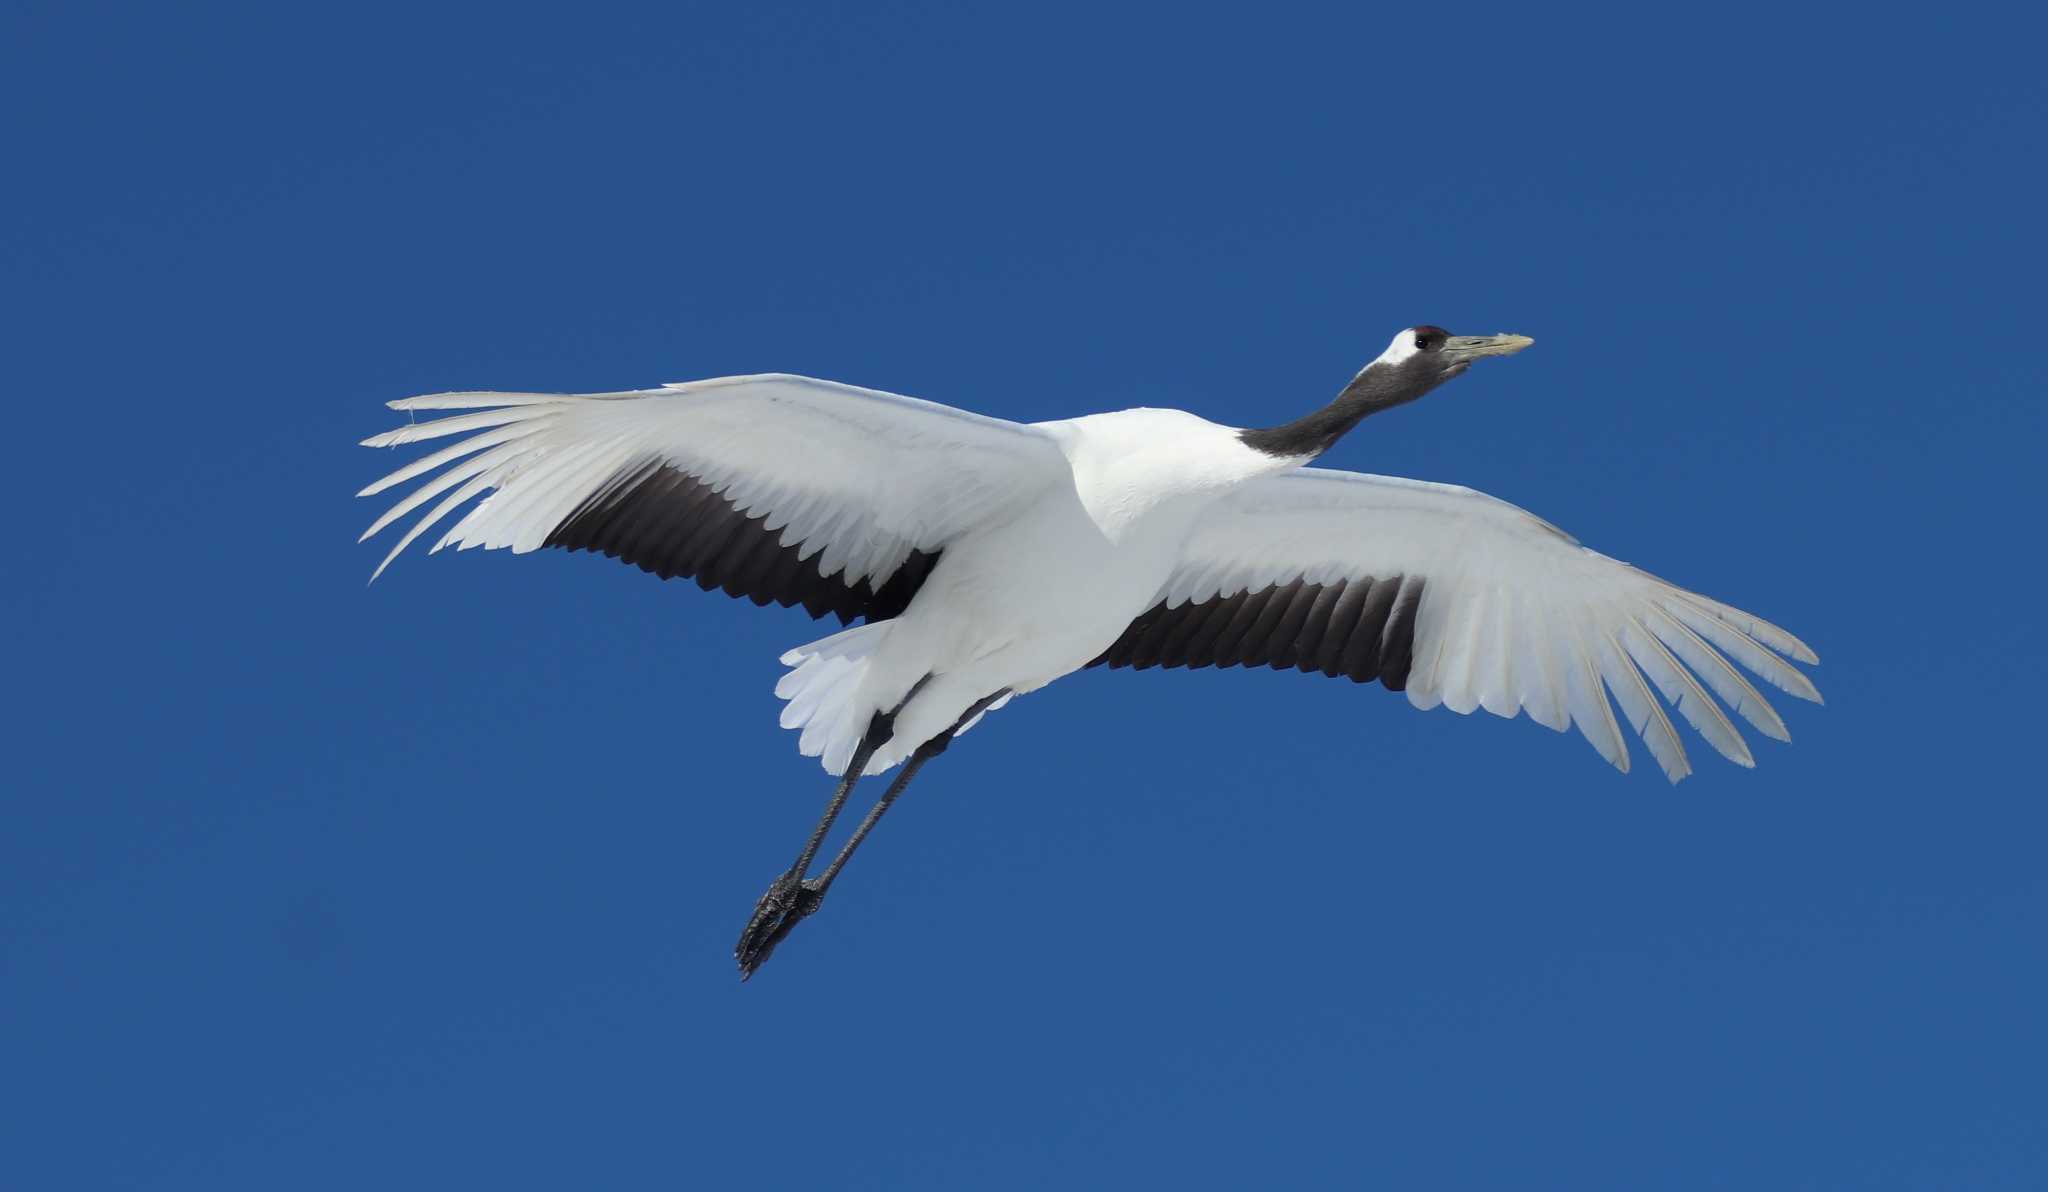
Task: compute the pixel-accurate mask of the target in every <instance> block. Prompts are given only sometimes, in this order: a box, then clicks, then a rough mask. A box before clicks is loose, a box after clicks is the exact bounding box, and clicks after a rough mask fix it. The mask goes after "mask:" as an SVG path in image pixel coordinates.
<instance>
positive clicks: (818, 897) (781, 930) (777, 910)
mask: <svg viewBox="0 0 2048 1192" xmlns="http://www.w3.org/2000/svg"><path fill="white" fill-rule="evenodd" d="M824 900H825V895H824V894H823V893H822V892H821V891H820V889H819V887H818V884H817V883H816V882H815V881H799V880H797V878H796V877H795V876H793V875H791V874H787V873H785V874H783V875H782V876H781V877H778V878H776V879H775V882H774V884H773V885H771V886H769V887H768V891H767V893H765V894H763V895H761V900H760V901H759V902H757V903H755V904H754V917H753V918H751V919H748V920H747V929H746V930H745V931H742V932H740V942H739V943H738V944H736V945H734V947H733V950H732V955H733V959H735V960H737V961H739V963H740V980H742V981H744V980H746V979H747V978H748V977H751V976H753V975H754V970H755V969H757V968H760V967H761V966H762V965H763V964H765V963H767V961H768V957H769V955H770V954H772V953H773V952H774V951H775V945H777V944H779V943H781V942H782V941H783V938H784V937H785V936H787V935H788V934H789V933H790V932H791V931H794V930H795V929H796V925H797V924H798V923H801V922H803V920H804V918H805V917H806V916H808V915H809V914H811V912H813V911H815V910H817V909H818V904H820V903H822V902H823V901H824Z"/></svg>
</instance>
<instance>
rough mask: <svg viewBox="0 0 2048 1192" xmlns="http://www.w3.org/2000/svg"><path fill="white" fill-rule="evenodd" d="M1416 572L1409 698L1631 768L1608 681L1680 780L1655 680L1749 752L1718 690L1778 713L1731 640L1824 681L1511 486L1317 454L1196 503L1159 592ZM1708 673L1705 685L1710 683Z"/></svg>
mask: <svg viewBox="0 0 2048 1192" xmlns="http://www.w3.org/2000/svg"><path fill="white" fill-rule="evenodd" d="M1395 576H1419V577H1421V578H1422V579H1423V580H1424V581H1425V584H1426V586H1425V588H1424V590H1423V596H1422V603H1421V606H1420V607H1419V608H1418V609H1417V612H1416V619H1415V644H1414V663H1413V667H1412V669H1411V671H1410V673H1409V676H1408V686H1407V691H1408V700H1409V702H1410V703H1412V704H1414V705H1415V706H1416V707H1418V708H1425V709H1426V708H1432V707H1435V706H1436V705H1438V704H1443V705H1444V706H1446V707H1449V708H1451V709H1453V710H1454V711H1457V712H1461V713H1467V712H1470V711H1472V710H1473V709H1474V708H1479V707H1483V708H1485V709H1486V710H1487V711H1489V712H1492V713H1494V714H1495V715H1498V716H1506V717H1512V716H1514V715H1515V714H1516V713H1517V711H1519V710H1527V711H1528V712H1529V714H1530V717H1531V719H1534V720H1536V721H1537V722H1538V723H1541V724H1545V725H1548V726H1549V727H1551V728H1553V729H1557V730H1559V731H1562V730H1563V729H1564V728H1565V727H1566V725H1567V724H1576V725H1577V726H1578V727H1579V731H1580V732H1581V733H1582V734H1584V736H1585V738H1586V740H1587V741H1589V742H1590V743H1591V744H1592V745H1593V747H1594V748H1595V749H1596V750H1598V751H1599V752H1600V755H1601V756H1602V757H1605V758H1606V759H1607V760H1608V761H1610V762H1612V763H1613V764H1614V765H1616V766H1618V767H1620V768H1621V769H1623V770H1626V769H1627V768H1628V749H1627V746H1626V745H1625V744H1624V743H1623V740H1622V736H1621V733H1620V731H1619V729H1618V727H1617V725H1616V722H1615V718H1614V713H1613V710H1612V709H1611V708H1610V707H1609V705H1608V702H1607V695H1606V694H1604V693H1603V691H1602V687H1603V686H1604V687H1605V688H1606V689H1607V690H1608V691H1611V692H1612V693H1613V697H1614V699H1615V701H1616V703H1618V704H1619V706H1620V708H1621V711H1622V714H1623V717H1624V718H1625V719H1626V720H1627V721H1628V723H1629V724H1630V726H1631V727H1633V728H1634V729H1635V730H1636V732H1637V733H1638V734H1640V735H1641V736H1642V738H1643V740H1644V743H1645V744H1646V745H1648V747H1649V749H1650V753H1651V755H1652V756H1653V757H1655V758H1656V759H1657V762H1658V764H1659V765H1660V766H1662V767H1663V769H1664V773H1665V774H1666V775H1667V776H1668V777H1669V778H1670V779H1671V780H1672V781H1673V782H1676V781H1678V780H1679V779H1681V778H1683V777H1685V776H1686V774H1688V773H1690V772H1691V767H1690V764H1689V763H1688V762H1687V760H1686V756H1685V747H1684V745H1683V744H1682V743H1681V742H1680V740H1679V737H1678V734H1677V732H1676V731H1675V730H1674V729H1673V728H1672V725H1671V719H1670V717H1669V716H1667V715H1666V714H1665V711H1664V706H1663V704H1661V703H1659V702H1658V699H1657V694H1656V693H1662V695H1663V697H1664V699H1665V700H1666V701H1668V702H1669V703H1670V704H1671V705H1672V706H1673V707H1675V708H1676V709H1677V710H1678V712H1679V714H1680V715H1681V716H1683V717H1684V718H1685V720H1686V721H1687V722H1688V723H1690V724H1691V725H1692V726H1693V727H1694V728H1695V729H1697V730H1699V732H1700V733H1701V735H1702V736H1704V737H1705V738H1706V739H1707V741H1708V743H1710V744H1711V745H1713V746H1714V748H1715V749H1717V750H1718V751H1720V753H1721V754H1722V755H1723V756H1725V757H1727V758H1728V759H1729V760H1731V761H1734V762H1736V763H1737V764H1739V765H1744V766H1748V765H1752V764H1753V762H1752V759H1751V757H1750V753H1749V748H1748V746H1747V745H1746V744H1745V743H1744V742H1743V740H1742V735H1741V734H1740V733H1739V732H1738V731H1737V730H1736V728H1735V726H1734V724H1733V723H1732V722H1731V721H1730V720H1729V719H1728V716H1727V714H1726V713H1725V712H1723V711H1722V708H1721V706H1720V704H1718V703H1716V702H1715V701H1714V699H1713V698H1711V697H1710V696H1709V695H1708V694H1707V691H1708V689H1711V690H1712V691H1713V692H1714V693H1715V694H1716V695H1719V696H1720V697H1721V699H1722V700H1723V701H1725V702H1726V703H1727V704H1728V706H1729V707H1730V708H1732V709H1734V711H1735V712H1736V713H1737V714H1738V715H1740V716H1742V718H1743V719H1745V720H1747V721H1748V722H1749V723H1750V724H1751V725H1753V726H1755V727H1756V728H1757V730H1758V731H1760V732H1762V733H1763V734H1764V735H1766V736H1769V737H1773V738H1776V739H1778V740H1785V739H1787V734H1786V732H1785V725H1784V722H1783V721H1782V720H1780V719H1779V718H1778V715H1777V713H1776V712H1775V711H1773V710H1772V709H1771V707H1770V705H1769V703H1768V702H1766V701H1765V700H1764V698H1763V696H1762V695H1761V694H1759V693H1758V692H1757V690H1756V688H1755V687H1754V686H1753V685H1751V684H1750V683H1749V681H1748V680H1746V679H1744V678H1743V677H1742V675H1741V674H1740V673H1738V672H1737V671H1736V670H1735V668H1734V667H1733V666H1730V665H1729V663H1728V659H1727V658H1726V657H1724V656H1723V653H1724V652H1725V654H1727V655H1732V656H1733V657H1734V658H1735V660H1736V661H1738V662H1740V663H1742V664H1743V665H1744V666H1746V667H1748V668H1749V669H1750V670H1752V671H1754V672H1756V673H1757V674H1759V675H1761V676H1762V677H1763V678H1764V679H1765V680H1766V681H1768V682H1770V683H1771V684H1773V685H1774V686H1776V687H1778V688H1780V689H1782V690H1784V691H1787V692H1790V693H1791V694H1793V695H1796V696H1798V697H1800V698H1801V699H1810V700H1815V701H1818V700H1819V699H1820V694H1819V692H1817V691H1816V690H1814V687H1813V684H1812V683H1811V682H1809V681H1808V680H1807V678H1806V676H1805V675H1803V674H1801V673H1800V672H1799V671H1798V670H1797V669H1795V668H1793V667H1792V666H1790V665H1788V664H1787V663H1785V662H1784V661H1783V660H1782V659H1780V658H1778V657H1777V656H1776V654H1773V653H1772V651H1777V652H1778V653H1781V654H1784V655H1787V656H1789V657H1791V658H1793V659H1796V660H1797V661H1800V662H1806V663H1812V662H1816V661H1818V659H1816V658H1815V656H1814V653H1813V651H1812V650H1810V649H1808V648H1807V647H1806V646H1805V644H1804V643H1802V642H1800V641H1799V639H1798V638H1795V637H1793V636H1792V635H1791V634H1789V633H1786V632H1785V631H1784V630H1782V629H1779V628H1778V627H1776V626H1774V625H1771V624H1769V623H1768V622H1765V621H1762V620H1759V619H1758V618H1756V617H1753V616H1750V615H1749V614H1748V613H1744V612H1740V611H1738V610H1736V609H1732V608H1729V607H1728V606H1727V605H1724V604H1720V603H1718V602H1716V601H1713V600H1709V599H1707V598H1706V597H1703V596H1699V595H1696V594H1694V593H1692V592H1688V591H1686V590H1684V589H1682V588H1679V587H1675V586H1673V585H1671V584H1668V583H1666V582H1664V581H1663V580H1660V579H1658V578H1657V577H1655V576H1653V575H1650V574H1648V573H1646V572H1642V571H1638V570H1637V569H1635V568H1634V567H1631V566H1629V565H1628V564H1626V563H1622V562H1619V561H1617V560H1614V559H1610V558H1608V557H1607V556H1605V555H1602V554H1599V553H1597V552H1595V551H1591V550H1587V549H1586V548H1585V547H1582V546H1580V545H1579V544H1578V542H1577V541H1576V540H1575V539H1573V538H1572V537H1571V536H1570V535H1568V534H1566V533H1564V532H1563V531H1562V530H1559V529H1558V528H1557V527H1555V526H1552V525H1551V524H1549V523H1548V522H1545V521H1543V520H1542V519H1540V518H1538V517H1536V516H1534V515H1533V514H1530V513H1527V512H1525V511H1523V510H1521V509H1518V508H1516V507H1515V506H1513V505H1510V504H1508V503H1507V502H1505V501H1499V500H1495V499H1494V498H1492V497H1489V496H1486V495H1485V494H1483V493H1478V492H1474V491H1473V490H1471V489H1468V488H1460V487H1457V486H1454V485H1445V484H1428V483H1425V482H1422V481H1416V480H1402V479H1398V478H1394V477H1388V476H1368V475H1362V474H1359V473H1356V472H1338V471H1332V470H1328V469H1323V468H1302V469H1299V470H1297V471H1292V472H1286V473H1282V474H1280V475H1277V476H1270V477H1266V478H1263V479H1259V480H1254V481H1251V482H1250V483H1248V484H1246V485H1244V486H1243V487H1241V488H1239V489H1237V490H1236V491H1234V492H1232V493H1230V494H1229V495H1228V496H1225V497H1224V498H1222V499H1221V500H1220V501H1218V502H1216V503H1215V504H1214V505H1212V506H1210V508H1209V509H1208V510H1207V511H1206V512H1205V513H1204V514H1203V516H1202V517H1201V518H1200V520H1199V521H1198V522H1197V523H1196V526H1195V530H1194V533H1193V535H1192V536H1191V538H1190V539H1189V541H1188V544H1187V546H1186V548H1185V549H1184V552H1183V555H1182V559H1181V562H1180V565H1179V566H1178V568H1177V569H1176V570H1175V572H1174V575H1173V577H1172V578H1171V579H1170V580H1169V581H1168V582H1167V586H1166V590H1165V594H1164V596H1163V599H1164V600H1165V601H1166V603H1167V604H1169V605H1172V606H1178V605H1180V604H1182V603H1185V602H1187V601H1189V600H1196V601H1201V600H1209V599H1213V598H1216V597H1218V596H1230V595H1233V594H1235V593H1237V592H1241V591H1244V590H1246V589H1253V590H1257V589H1260V588H1265V587H1268V586H1272V585H1276V584H1285V583H1289V582H1291V581H1293V580H1296V579H1304V580H1307V581H1309V582H1314V583H1324V582H1328V581H1331V580H1334V579H1339V578H1344V579H1360V578H1365V577H1373V578H1377V579H1388V578H1392V577H1395ZM1702 680H1704V686H1702Z"/></svg>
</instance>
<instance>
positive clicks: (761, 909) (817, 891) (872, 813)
mask: <svg viewBox="0 0 2048 1192" xmlns="http://www.w3.org/2000/svg"><path fill="white" fill-rule="evenodd" d="M1006 694H1008V692H1007V691H998V692H996V693H995V694H994V695H991V696H989V697H987V698H986V699H983V700H980V701H978V702H976V703H975V704H974V706H973V707H971V708H969V709H967V711H965V712H963V713H961V715H960V718H959V719H958V720H956V721H954V722H953V727H951V728H949V729H947V730H946V731H945V732H943V733H940V734H939V735H938V736H936V737H933V738H932V739H931V740H929V741H926V742H925V743H924V744H922V745H920V746H918V747H917V748H916V749H915V750H914V751H912V753H911V755H910V756H909V757H908V758H907V759H905V760H904V763H903V769H902V770H901V771H899V772H898V773H897V775H896V778H895V780H894V781H892V782H890V783H889V788H888V789H887V790H885V791H883V792H882V797H881V798H879V799H877V800H875V805H874V806H873V807H872V808H870V809H869V810H868V813H867V815H866V817H864V818H863V819H862V820H861V822H860V826H859V827H857V828H855V829H854V830H853V835H852V836H851V837H849V838H847V841H846V844H845V846H844V847H842V848H841V849H840V850H839V855H838V856H836V857H834V858H832V863H831V864H830V865H827V866H826V867H825V871H824V872H823V873H820V874H819V875H818V876H817V877H814V878H809V879H806V878H805V877H804V876H803V874H804V872H805V871H806V870H808V869H809V868H810V864H811V861H812V860H813V859H814V858H815V857H816V856H817V853H818V848H819V846H820V845H821V844H822V843H823V841H824V839H825V833H826V831H827V830H828V829H829V828H830V827H831V826H832V820H833V819H834V818H835V817H837V816H838V814H839V809H840V808H841V807H843V806H844V805H845V803H846V798H847V796H848V795H849V794H850V793H852V790H853V782H854V779H855V776H857V775H858V774H859V773H860V771H861V770H862V769H864V768H866V766H867V762H868V759H869V758H870V757H872V756H873V755H874V751H875V749H876V748H879V747H880V745H881V744H882V743H883V742H885V741H887V740H888V734H887V732H884V733H883V735H882V736H881V737H880V738H879V739H877V738H876V737H875V735H874V734H875V729H874V727H872V726H871V727H870V728H869V730H868V736H867V737H866V738H863V739H862V741H861V745H860V748H859V749H858V750H856V751H855V753H854V761H853V764H851V765H849V766H848V767H847V771H846V777H845V778H844V779H843V780H842V781H841V782H840V786H839V790H838V791H837V792H836V793H835V794H834V795H833V797H832V802H831V803H830V804H829V805H828V806H827V807H826V809H825V818H824V819H823V820H821V821H820V822H819V824H818V828H817V830H816V831H814V832H813V833H812V834H811V839H810V842H809V843H808V844H806V845H805V846H804V851H803V854H802V855H801V856H800V857H798V858H797V863H796V865H795V866H794V867H792V868H791V869H790V871H789V872H788V873H785V874H783V875H782V877H780V878H777V879H776V882H775V884H774V885H772V886H770V887H769V888H768V892H767V893H766V894H763V895H762V896H761V901H760V903H759V904H757V905H756V906H755V908H754V917H753V919H752V920H751V921H749V922H748V924H747V929H746V931H745V932H743V933H742V934H741V935H740V942H739V946H738V947H737V948H736V949H734V956H735V958H736V959H737V960H738V961H739V965H740V979H741V980H742V981H744V980H746V979H747V978H748V977H751V976H753V975H754V970H755V969H758V968H760V967H761V965H762V964H763V963H765V962H766V961H767V959H768V957H769V955H770V954H771V953H773V952H774V951H775V946H776V945H777V944H780V943H781V942H782V941H783V939H784V938H785V937H787V936H788V935H789V933H790V932H791V931H793V930H795V928H796V925H797V924H798V923H800V922H802V921H803V920H804V919H805V918H806V917H808V916H809V915H811V914H812V913H813V912H815V911H816V910H817V909H818V906H819V904H820V903H822V902H824V900H825V892H826V891H827V890H829V889H831V887H832V882H833V881H834V880H835V879H837V878H838V876H839V871H840V870H842V869H844V868H846V862H847V861H848V860H849V859H851V858H852V856H853V854H854V850H856V849H858V848H859V847H860V846H861V842H862V841H865V840H866V839H867V838H868V833H869V832H872V831H874V828H875V825H876V824H878V823H880V822H881V819H882V816H883V815H884V814H886V813H887V812H888V810H889V808H890V806H891V805H892V804H894V803H895V802H896V799H897V797H898V796H899V795H901V794H902V793H903V790H904V788H905V787H907V786H909V785H910V780H911V779H913V778H915V777H917V772H918V771H919V770H920V769H922V768H924V764H925V763H926V762H928V761H930V760H931V759H933V758H935V757H937V756H939V755H940V754H942V753H944V752H945V751H946V748H947V747H948V746H950V745H951V744H952V743H953V737H954V736H955V735H956V734H957V733H959V731H960V730H961V729H962V728H963V727H965V726H966V725H967V723H968V722H969V721H971V720H973V719H974V718H975V717H977V716H979V715H981V714H982V713H983V712H985V711H987V710H988V707H989V705H990V704H993V703H995V702H996V701H997V700H998V699H1001V698H1002V697H1003V696H1004V695H1006ZM876 720H877V721H878V722H880V721H881V717H880V716H879V715H878V716H877V717H876Z"/></svg>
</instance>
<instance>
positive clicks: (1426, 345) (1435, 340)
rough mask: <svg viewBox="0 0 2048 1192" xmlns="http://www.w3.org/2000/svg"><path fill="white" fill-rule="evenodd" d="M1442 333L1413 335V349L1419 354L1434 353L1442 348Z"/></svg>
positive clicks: (1419, 332)
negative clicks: (1419, 352)
mask: <svg viewBox="0 0 2048 1192" xmlns="http://www.w3.org/2000/svg"><path fill="white" fill-rule="evenodd" d="M1443 342H1444V336H1443V333H1442V332H1440V331H1436V330H1430V331H1418V332H1416V333H1415V348H1416V350H1417V351H1421V352H1434V351H1436V350H1437V349H1438V348H1440V347H1442V346H1443Z"/></svg>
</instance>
